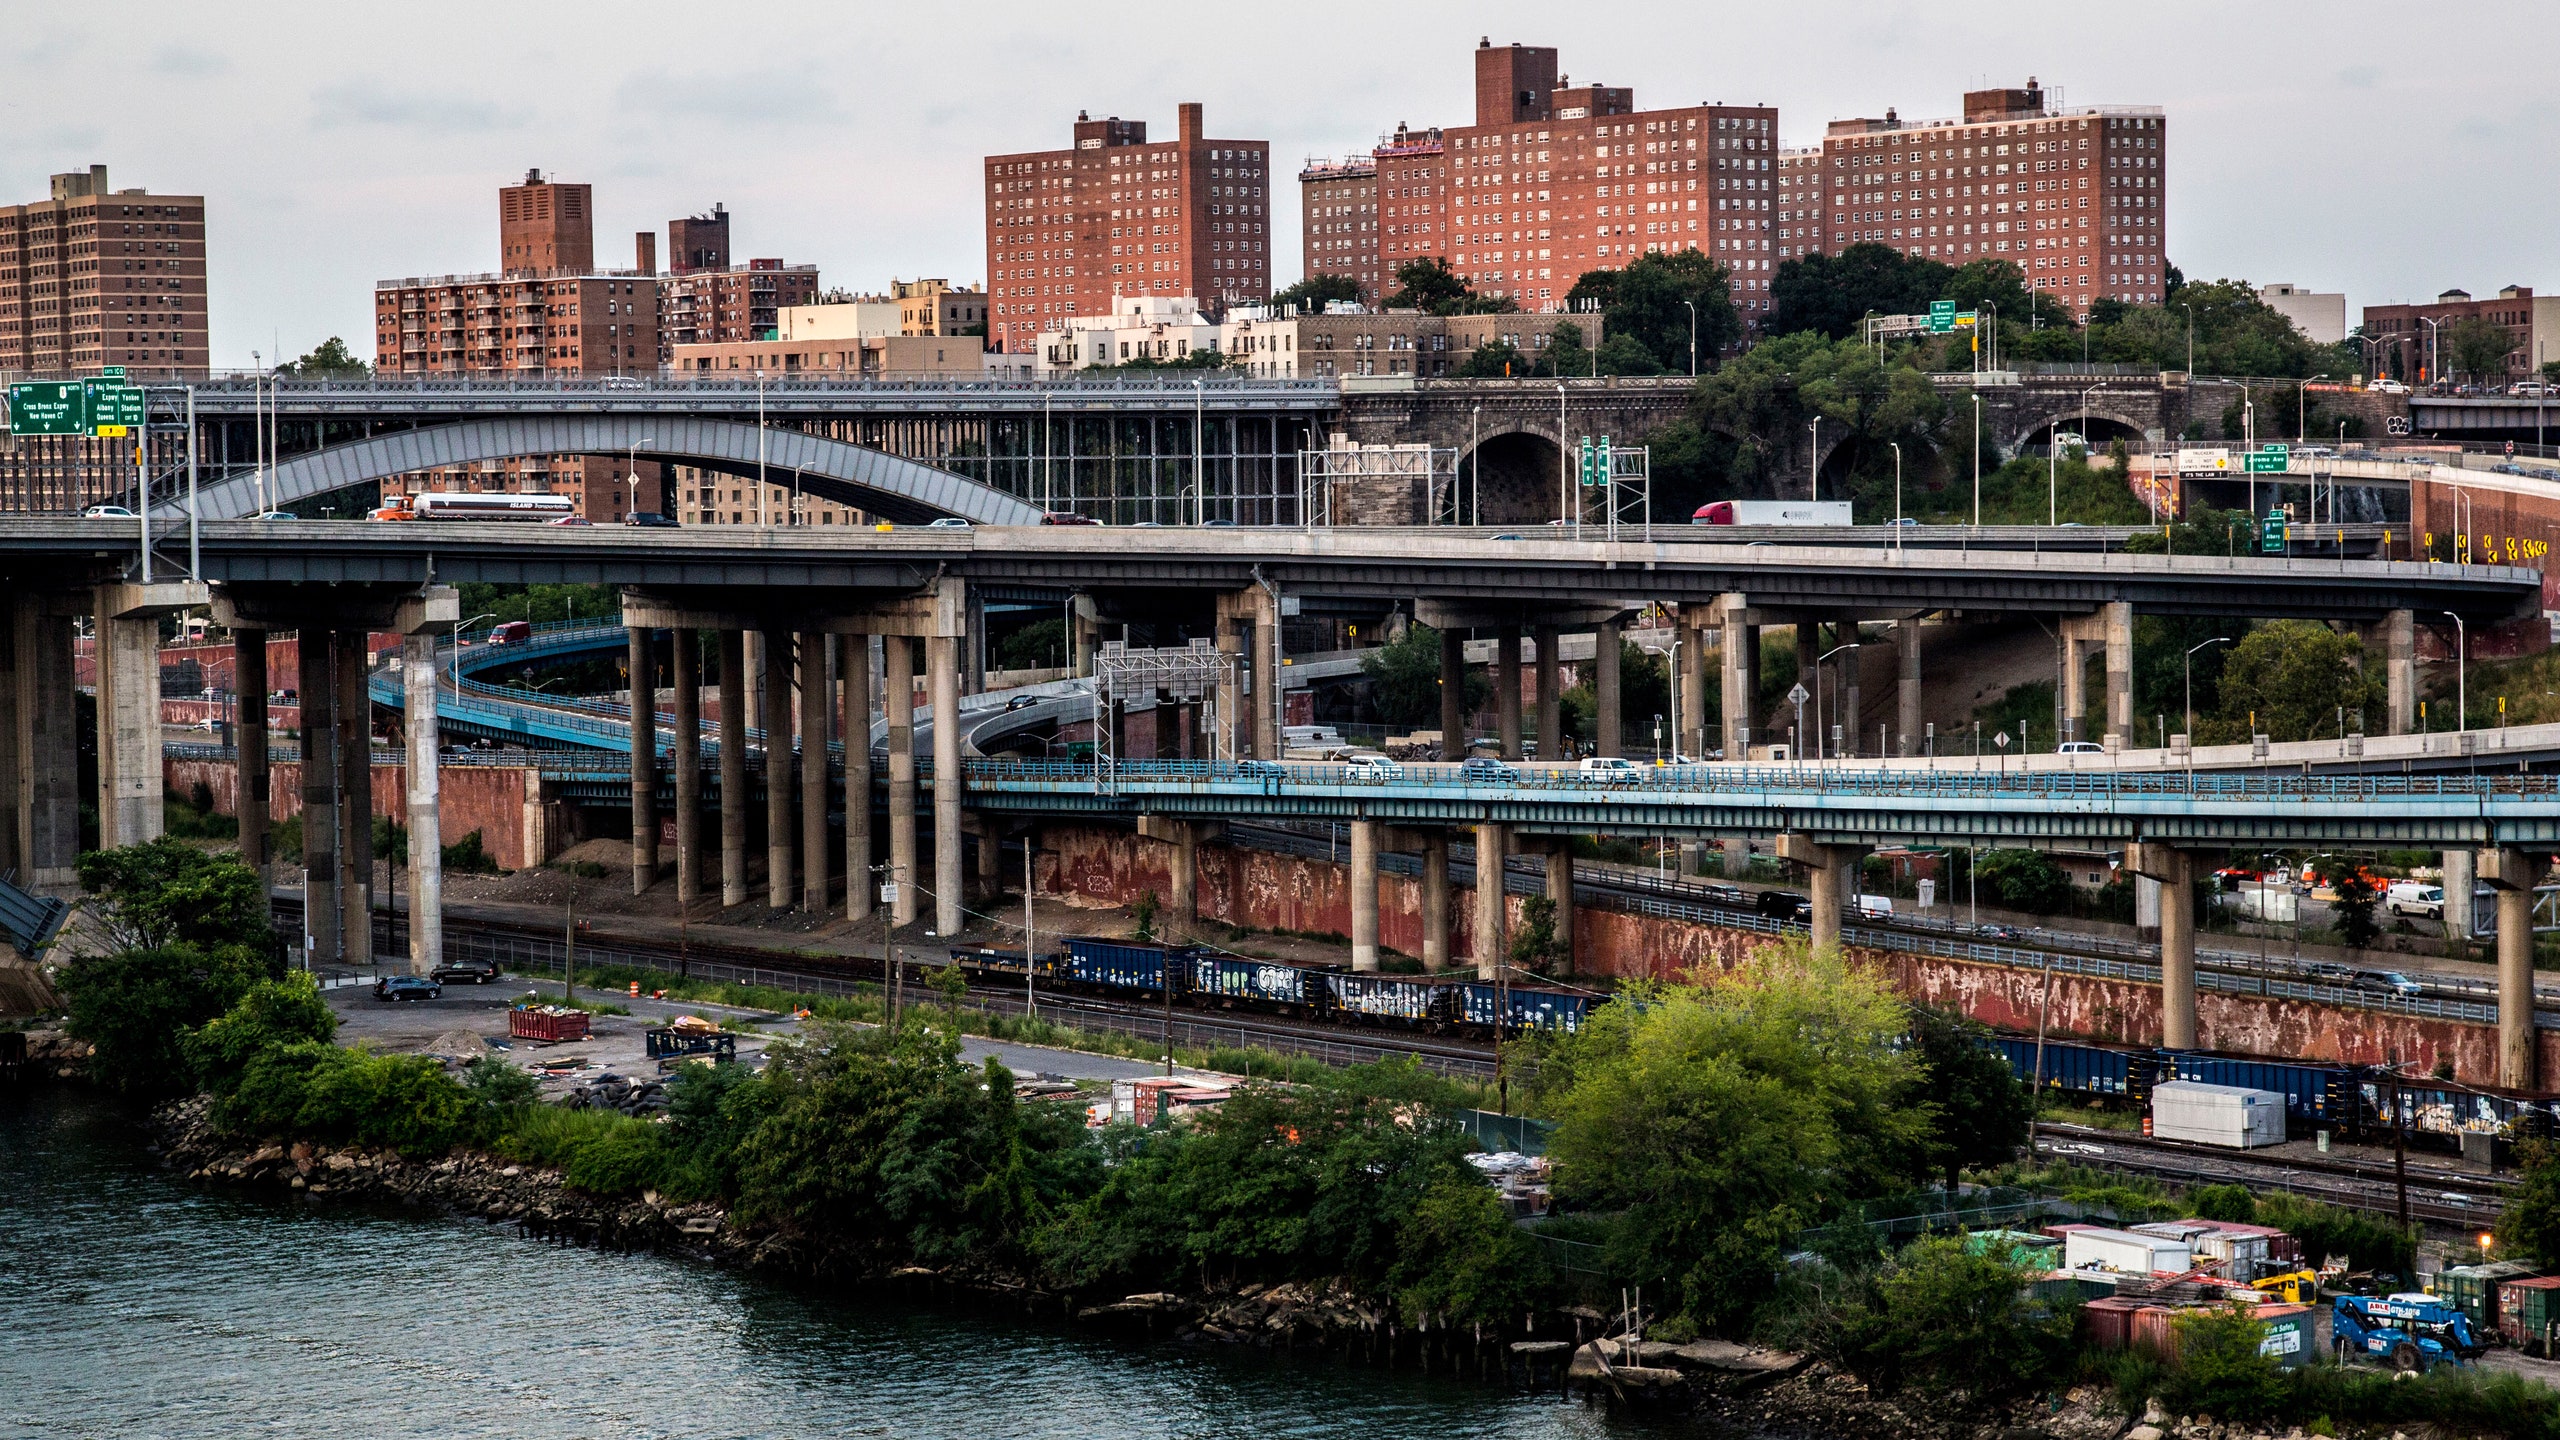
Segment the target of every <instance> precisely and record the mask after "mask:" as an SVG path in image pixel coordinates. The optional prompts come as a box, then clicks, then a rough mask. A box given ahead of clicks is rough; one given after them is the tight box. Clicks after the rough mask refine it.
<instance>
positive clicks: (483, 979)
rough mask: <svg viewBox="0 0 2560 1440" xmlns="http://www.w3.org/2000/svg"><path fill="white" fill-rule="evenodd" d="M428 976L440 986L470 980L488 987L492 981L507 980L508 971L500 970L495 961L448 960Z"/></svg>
mask: <svg viewBox="0 0 2560 1440" xmlns="http://www.w3.org/2000/svg"><path fill="white" fill-rule="evenodd" d="M427 974H428V975H429V976H430V977H431V978H433V979H434V980H435V982H436V983H437V984H439V985H442V984H444V983H445V982H447V981H454V980H468V981H470V982H471V983H472V984H474V985H486V984H488V983H489V982H490V981H492V980H503V979H505V978H506V971H505V970H504V969H502V968H500V966H499V964H498V962H497V961H495V960H447V961H445V962H444V963H443V964H441V965H438V966H437V967H436V968H434V969H433V970H430V971H428V972H427Z"/></svg>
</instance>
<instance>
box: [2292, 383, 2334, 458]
mask: <svg viewBox="0 0 2560 1440" xmlns="http://www.w3.org/2000/svg"><path fill="white" fill-rule="evenodd" d="M2328 378H2329V372H2328V371H2326V370H2323V371H2321V372H2320V373H2319V374H2317V375H2314V376H2312V377H2311V380H2326V379H2328ZM2311 380H2305V381H2303V382H2302V383H2301V384H2299V385H2296V386H2294V387H2293V438H2294V439H2295V440H2296V441H2297V442H2303V441H2308V440H2309V439H2310V438H2311V399H2310V392H2311Z"/></svg>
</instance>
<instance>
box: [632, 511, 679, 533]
mask: <svg viewBox="0 0 2560 1440" xmlns="http://www.w3.org/2000/svg"><path fill="white" fill-rule="evenodd" d="M622 523H623V524H625V525H637V526H639V527H640V528H641V529H643V530H674V529H679V528H681V527H679V526H678V525H677V524H676V522H675V521H674V520H673V519H671V518H669V517H668V516H666V515H665V514H662V513H661V512H659V511H656V510H634V511H632V512H631V513H630V514H628V515H626V516H624V517H622Z"/></svg>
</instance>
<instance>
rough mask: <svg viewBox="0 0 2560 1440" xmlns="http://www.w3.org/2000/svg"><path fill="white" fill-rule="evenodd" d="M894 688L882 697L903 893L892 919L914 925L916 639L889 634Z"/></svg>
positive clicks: (895, 870)
mask: <svg viewBox="0 0 2560 1440" xmlns="http://www.w3.org/2000/svg"><path fill="white" fill-rule="evenodd" d="M880 644H881V646H882V648H883V649H884V650H885V651H886V658H887V661H888V664H887V666H886V668H885V673H886V680H887V685H888V693H887V694H885V695H884V696H882V697H881V699H882V703H883V704H884V705H885V706H886V707H887V711H888V717H889V878H890V879H891V880H892V881H894V882H896V884H897V887H898V898H897V900H896V901H895V902H893V903H892V904H891V905H890V907H889V923H890V924H892V925H901V926H904V925H912V924H914V923H915V918H916V882H918V881H919V880H921V879H923V878H924V877H922V876H920V875H918V874H917V873H916V648H915V647H916V642H915V641H914V640H912V639H910V638H908V637H907V636H904V635H888V636H883V637H882V638H881V641H880Z"/></svg>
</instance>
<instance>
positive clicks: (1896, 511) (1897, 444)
mask: <svg viewBox="0 0 2560 1440" xmlns="http://www.w3.org/2000/svg"><path fill="white" fill-rule="evenodd" d="M1885 443H1886V444H1888V445H1891V446H1892V447H1893V548H1894V551H1895V552H1896V553H1897V554H1898V553H1900V552H1901V550H1902V442H1901V441H1899V440H1888V441H1886V442H1885Z"/></svg>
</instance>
